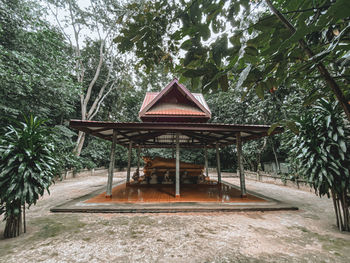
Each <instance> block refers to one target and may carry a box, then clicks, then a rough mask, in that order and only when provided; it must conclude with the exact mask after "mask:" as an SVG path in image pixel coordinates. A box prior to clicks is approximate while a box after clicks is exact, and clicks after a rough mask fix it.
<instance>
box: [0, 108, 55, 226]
mask: <svg viewBox="0 0 350 263" xmlns="http://www.w3.org/2000/svg"><path fill="white" fill-rule="evenodd" d="M53 152H54V145H53V143H51V142H50V133H49V130H48V129H47V127H45V126H44V120H41V119H38V118H37V117H33V116H32V115H31V116H29V117H27V118H25V121H24V122H19V123H18V124H17V126H12V125H10V126H8V127H7V128H6V133H5V135H4V136H3V137H2V138H1V139H0V207H1V209H0V213H4V212H5V219H6V218H7V217H8V216H11V215H12V214H16V213H17V212H18V213H19V212H20V210H19V209H17V206H18V204H21V205H23V204H28V205H29V206H30V205H32V204H35V203H36V201H37V200H38V199H39V197H40V196H42V195H43V194H44V190H45V189H46V190H47V191H49V187H50V185H51V184H52V182H53V176H54V173H55V166H56V161H55V160H54V159H53V158H52V156H53Z"/></svg>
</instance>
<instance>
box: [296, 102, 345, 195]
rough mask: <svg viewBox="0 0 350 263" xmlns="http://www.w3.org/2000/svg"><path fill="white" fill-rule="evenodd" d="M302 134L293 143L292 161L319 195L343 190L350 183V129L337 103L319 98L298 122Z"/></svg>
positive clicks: (298, 171)
mask: <svg viewBox="0 0 350 263" xmlns="http://www.w3.org/2000/svg"><path fill="white" fill-rule="evenodd" d="M297 124H298V127H299V131H300V132H299V135H295V136H294V137H293V139H292V145H291V153H292V155H291V158H290V160H291V162H292V163H293V164H294V165H295V167H296V169H297V173H298V174H299V175H300V176H302V177H304V178H305V179H306V180H307V181H308V183H309V184H310V185H311V186H312V187H313V188H314V189H315V192H316V193H317V194H318V195H320V196H323V195H328V196H329V192H330V190H331V189H332V190H334V191H335V192H337V193H342V192H343V191H346V189H349V186H350V173H349V172H350V171H349V167H350V158H349V149H350V148H349V147H350V141H349V135H350V131H349V128H348V127H346V126H345V123H344V118H343V116H342V115H341V112H340V109H339V107H338V105H337V103H333V102H327V101H326V100H319V101H318V103H317V104H316V105H315V106H313V107H312V108H311V109H310V110H309V111H308V112H305V113H304V114H302V115H301V116H300V118H299V120H298V122H297Z"/></svg>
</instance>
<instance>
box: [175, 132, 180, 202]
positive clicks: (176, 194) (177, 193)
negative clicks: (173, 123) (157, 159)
mask: <svg viewBox="0 0 350 263" xmlns="http://www.w3.org/2000/svg"><path fill="white" fill-rule="evenodd" d="M179 137H180V134H179V133H178V132H177V133H176V176H175V180H176V182H175V197H180V143H179Z"/></svg>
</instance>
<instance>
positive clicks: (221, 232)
mask: <svg viewBox="0 0 350 263" xmlns="http://www.w3.org/2000/svg"><path fill="white" fill-rule="evenodd" d="M118 175H119V176H125V175H124V174H122V173H120V174H118ZM224 179H225V180H226V181H228V182H231V183H235V184H237V185H238V180H237V179H235V178H224ZM106 181H107V177H106V176H90V177H82V178H74V179H68V180H65V181H62V182H57V183H56V184H55V185H53V186H52V187H51V195H48V194H45V196H44V197H43V198H42V199H41V200H40V201H39V202H38V203H37V205H36V206H33V207H31V208H30V209H29V210H27V233H26V234H22V235H21V236H20V237H18V238H14V239H10V240H4V239H3V238H2V236H3V230H4V222H1V223H0V236H1V237H0V262H6V263H10V262H16V263H20V262H350V249H349V248H350V234H348V233H340V232H339V231H338V230H337V229H336V226H335V219H334V218H335V217H334V212H333V207H332V202H331V200H329V199H327V198H322V199H320V198H319V197H317V196H315V194H314V193H312V192H306V191H301V190H296V189H293V188H289V187H284V186H278V185H273V184H265V183H260V182H254V181H247V182H246V185H247V189H248V190H252V191H255V192H257V193H261V194H263V195H266V196H269V197H272V198H275V199H279V200H281V201H284V202H287V203H289V204H292V205H295V206H297V207H299V209H300V210H299V211H280V212H264V213H263V212H236V213H200V214H197V213H193V214H188V213H184V214H69V213H61V214H60V213H55V214H53V213H50V211H49V209H50V208H51V207H53V206H56V205H59V204H61V203H63V202H65V201H68V200H71V199H73V198H76V197H79V196H82V195H84V194H87V193H89V192H91V191H93V190H96V189H98V188H99V187H101V186H103V185H105V184H106ZM1 219H2V218H1Z"/></svg>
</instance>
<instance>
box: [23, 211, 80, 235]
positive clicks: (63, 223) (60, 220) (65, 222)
mask: <svg viewBox="0 0 350 263" xmlns="http://www.w3.org/2000/svg"><path fill="white" fill-rule="evenodd" d="M30 223H31V224H32V225H34V226H36V227H38V228H39V230H38V231H36V232H35V233H34V235H33V236H32V239H35V240H40V239H47V238H53V237H56V236H58V235H61V234H63V233H72V232H73V233H79V232H80V230H81V228H83V227H84V226H85V225H86V224H85V223H83V222H81V221H79V219H78V217H76V216H62V217H59V216H49V217H39V218H36V219H35V220H34V221H33V222H30Z"/></svg>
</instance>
